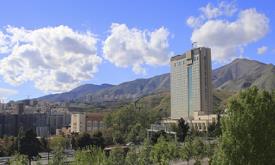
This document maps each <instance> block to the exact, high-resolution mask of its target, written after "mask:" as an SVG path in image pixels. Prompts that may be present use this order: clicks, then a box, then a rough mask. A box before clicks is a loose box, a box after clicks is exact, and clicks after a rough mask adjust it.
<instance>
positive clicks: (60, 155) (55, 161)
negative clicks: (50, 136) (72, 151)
mask: <svg viewBox="0 0 275 165" xmlns="http://www.w3.org/2000/svg"><path fill="white" fill-rule="evenodd" d="M65 161H66V157H65V155H64V149H63V148H61V147H60V148H55V150H54V151H53V158H52V160H51V161H50V162H49V165H65V164H66V163H65Z"/></svg>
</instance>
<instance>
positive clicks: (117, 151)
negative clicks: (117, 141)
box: [108, 147, 125, 165]
mask: <svg viewBox="0 0 275 165" xmlns="http://www.w3.org/2000/svg"><path fill="white" fill-rule="evenodd" d="M108 164H110V165H122V164H125V151H124V150H123V149H122V148H119V147H117V148H114V149H113V150H112V151H111V153H110V155H109V159H108Z"/></svg>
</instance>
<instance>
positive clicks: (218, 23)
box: [191, 5, 269, 63]
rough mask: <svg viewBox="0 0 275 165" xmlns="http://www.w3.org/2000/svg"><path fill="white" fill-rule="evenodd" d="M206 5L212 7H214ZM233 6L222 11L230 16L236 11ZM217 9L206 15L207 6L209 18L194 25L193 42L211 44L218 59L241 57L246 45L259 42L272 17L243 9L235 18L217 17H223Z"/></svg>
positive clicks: (265, 32) (222, 60)
mask: <svg viewBox="0 0 275 165" xmlns="http://www.w3.org/2000/svg"><path fill="white" fill-rule="evenodd" d="M219 6H222V5H219ZM224 6H225V5H224ZM206 8H211V9H212V8H214V7H206ZM219 8H221V7H219ZM233 9H234V8H233ZM233 9H231V8H230V7H224V9H223V10H222V11H223V12H221V13H224V14H226V15H231V14H234V13H235V12H233V11H235V10H237V9H234V10H233ZM201 10H202V9H201ZM209 10H210V9H209ZM213 10H214V9H213ZM203 11H204V10H203ZM214 11H216V9H215V10H214ZM214 11H213V14H212V15H211V14H210V13H208V15H207V14H206V13H207V12H206V9H205V11H204V12H203V14H204V15H206V16H205V17H206V20H204V21H203V23H202V24H201V25H200V26H199V27H196V28H193V32H192V36H191V41H192V42H198V43H199V45H202V46H208V47H210V48H211V49H212V57H213V58H212V59H213V60H214V61H215V62H218V63H225V62H228V61H231V60H232V59H234V58H236V57H241V56H242V52H243V50H244V47H245V46H246V45H248V44H249V43H252V42H256V41H258V40H259V39H261V38H262V37H264V36H265V35H266V34H267V32H268V30H269V19H268V18H267V17H266V16H265V15H264V14H262V13H259V12H258V11H257V10H256V9H246V10H242V11H240V12H239V14H238V16H237V18H236V19H235V20H234V21H227V20H225V19H218V18H216V17H218V16H220V15H221V13H220V12H214ZM215 13H216V14H215ZM217 13H219V14H217ZM211 18H216V19H211ZM255 20H257V21H255Z"/></svg>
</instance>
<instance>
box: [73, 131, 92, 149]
mask: <svg viewBox="0 0 275 165" xmlns="http://www.w3.org/2000/svg"><path fill="white" fill-rule="evenodd" d="M76 144H77V147H78V148H81V149H82V148H85V147H87V146H89V145H92V138H91V135H90V134H88V133H83V134H80V135H79V137H78V138H77V139H76Z"/></svg>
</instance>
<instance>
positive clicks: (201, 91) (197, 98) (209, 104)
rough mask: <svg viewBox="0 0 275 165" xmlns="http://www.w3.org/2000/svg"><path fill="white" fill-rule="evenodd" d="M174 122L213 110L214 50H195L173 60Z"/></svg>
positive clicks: (172, 100) (172, 104)
mask: <svg viewBox="0 0 275 165" xmlns="http://www.w3.org/2000/svg"><path fill="white" fill-rule="evenodd" d="M170 64H171V74H170V76H171V119H180V118H184V119H189V120H192V119H193V113H194V112H198V114H202V115H203V114H204V115H208V114H211V112H212V109H213V96H212V81H211V71H212V68H211V49H210V48H205V47H198V48H193V49H191V50H190V51H187V52H185V53H184V54H182V55H177V56H174V57H172V58H171V62H170Z"/></svg>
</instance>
